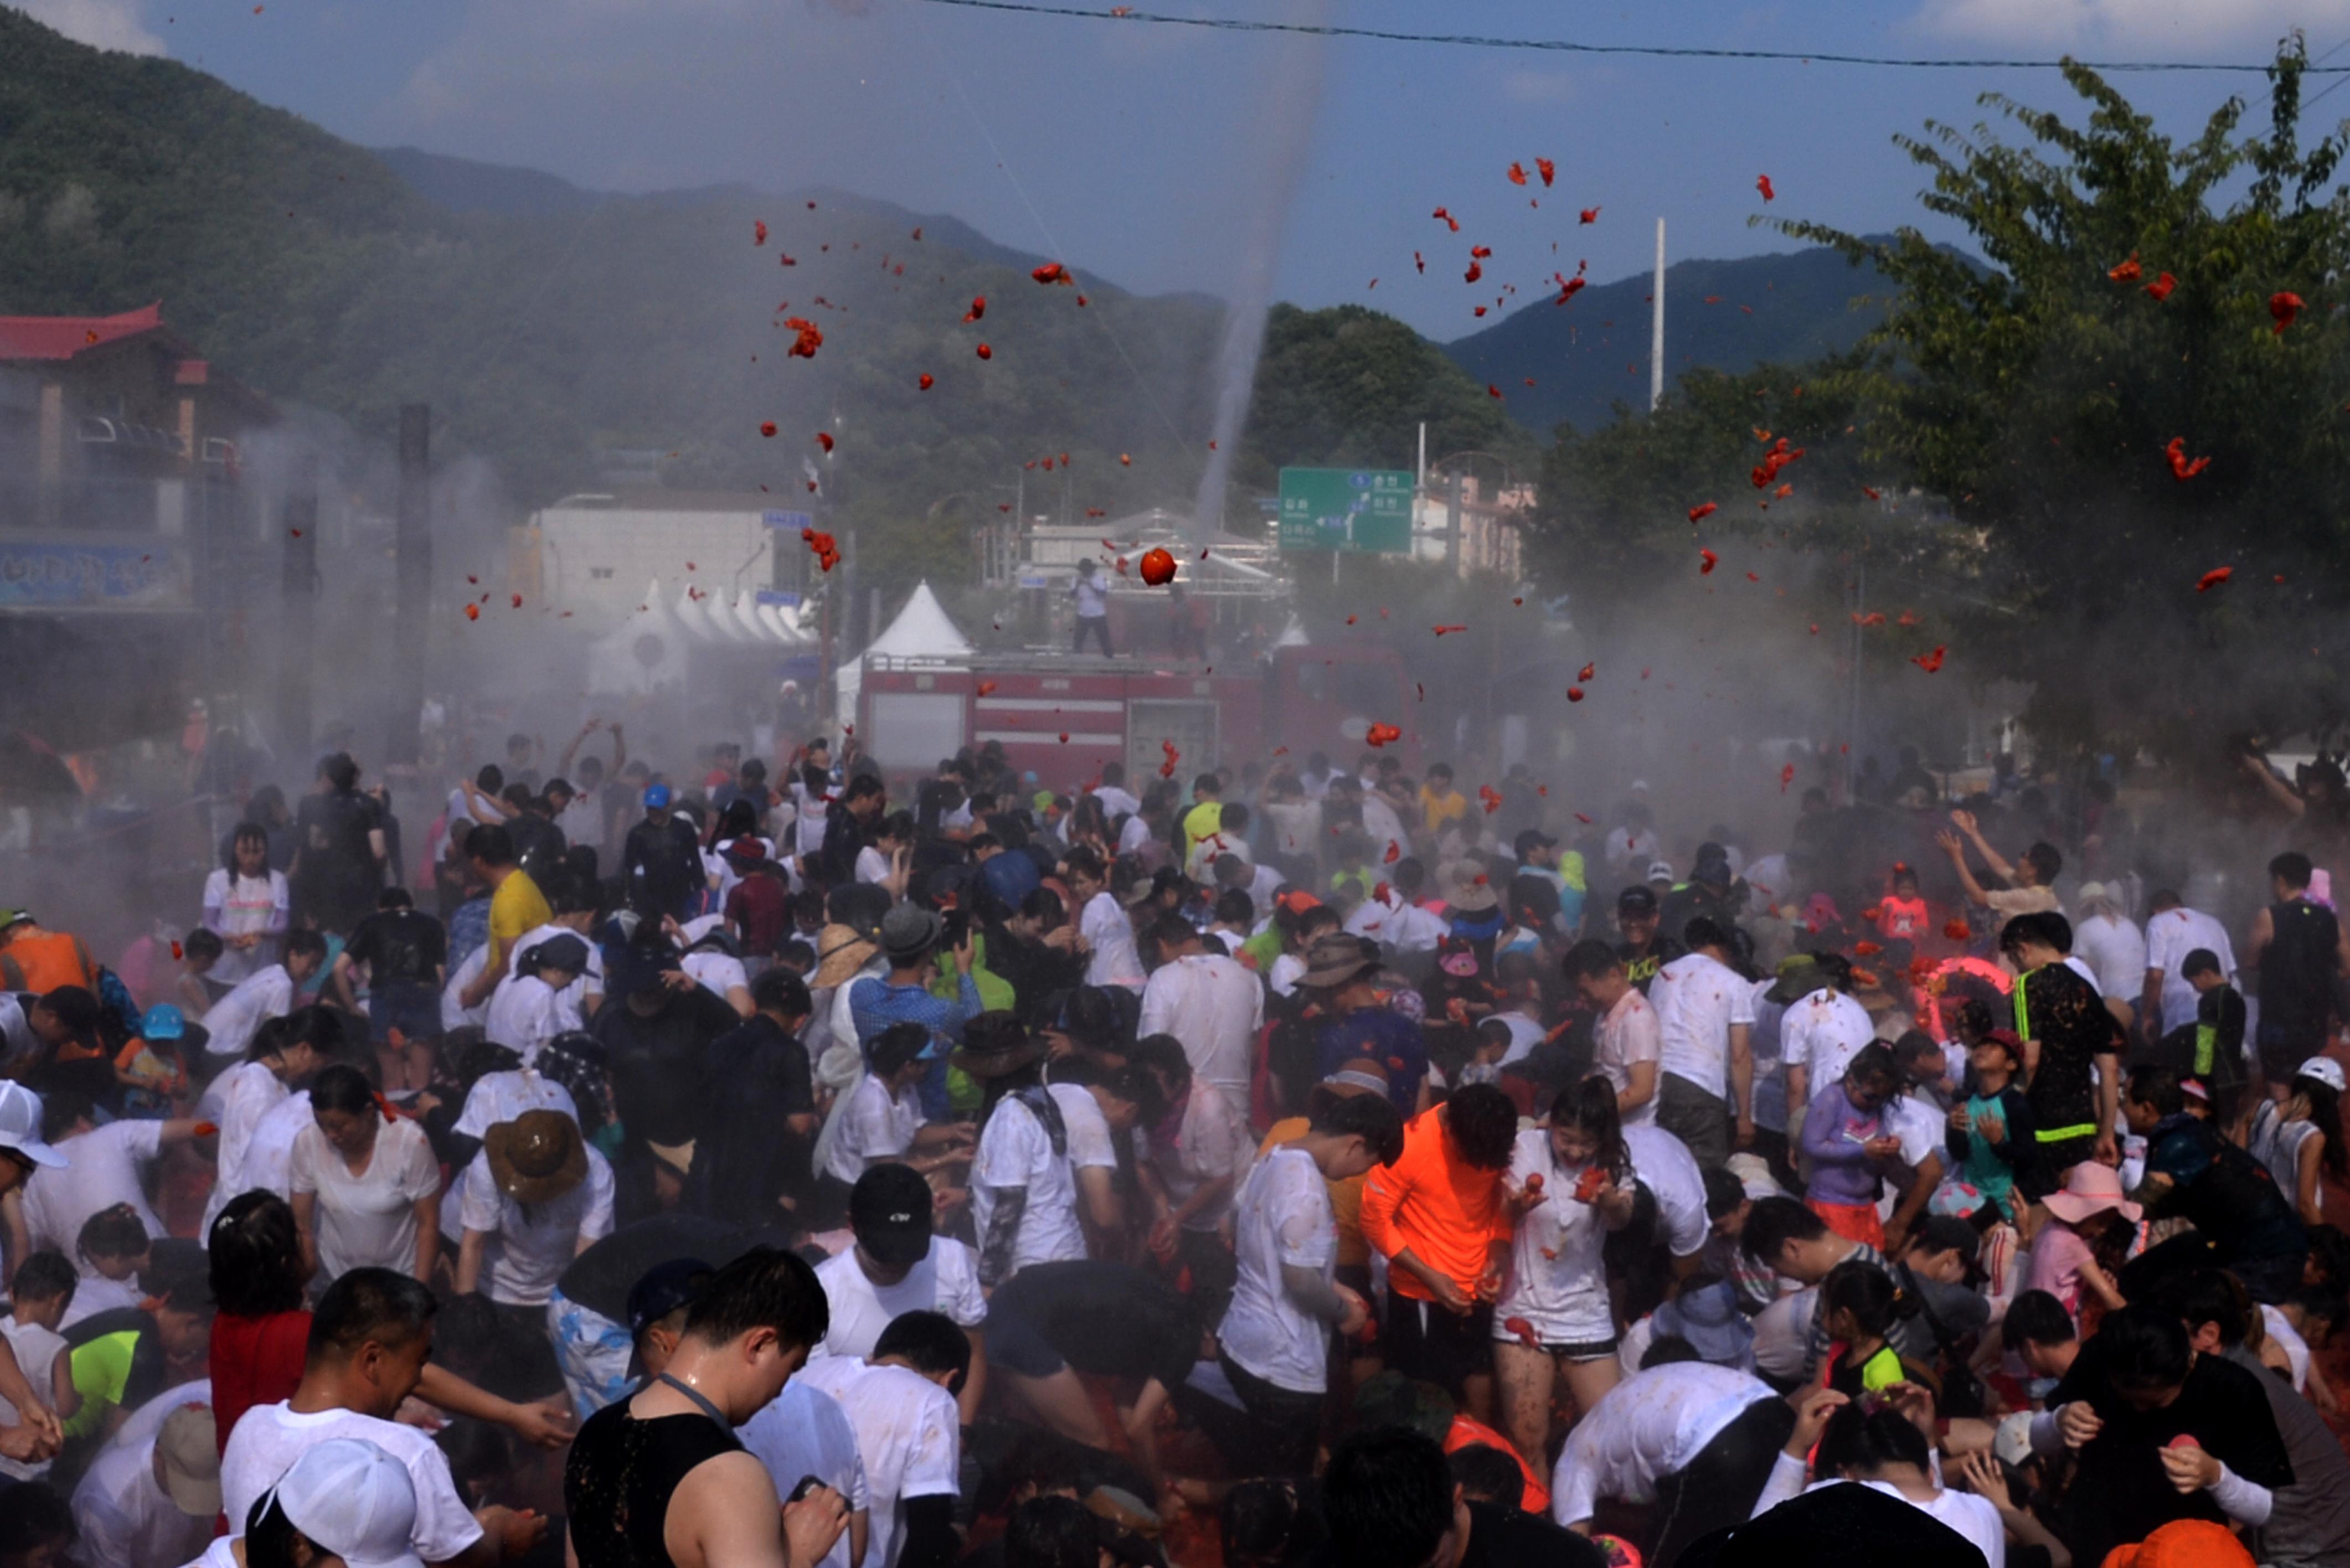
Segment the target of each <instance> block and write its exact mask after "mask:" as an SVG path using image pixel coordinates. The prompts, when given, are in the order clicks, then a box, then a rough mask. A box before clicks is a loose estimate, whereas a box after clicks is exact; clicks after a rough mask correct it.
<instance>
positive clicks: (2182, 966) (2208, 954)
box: [2178, 948, 2220, 980]
mask: <svg viewBox="0 0 2350 1568" xmlns="http://www.w3.org/2000/svg"><path fill="white" fill-rule="evenodd" d="M2219 972H2220V955H2219V954H2218V953H2215V952H2213V951H2212V950H2210V948H2197V949H2196V950H2194V951H2193V952H2190V953H2189V954H2188V955H2187V956H2186V957H2185V958H2183V959H2180V960H2179V961H2178V978H2179V979H2181V980H2193V979H2194V978H2195V977H2196V976H2197V975H2199V974H2218V973H2219Z"/></svg>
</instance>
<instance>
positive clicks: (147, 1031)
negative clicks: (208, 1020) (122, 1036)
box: [139, 1002, 188, 1040]
mask: <svg viewBox="0 0 2350 1568" xmlns="http://www.w3.org/2000/svg"><path fill="white" fill-rule="evenodd" d="M186 1033H188V1015H187V1014H186V1013H184V1012H181V1011H180V1010H179V1009H178V1008H176V1007H174V1006H172V1004H171V1003H170V1002H161V1003H158V1004H157V1005H156V1006H153V1007H151V1008H149V1009H148V1010H147V1012H146V1014H145V1016H144V1017H142V1018H141V1019H140V1021H139V1034H140V1038H141V1039H144V1040H177V1039H180V1038H182V1036H184V1035H185V1034H186Z"/></svg>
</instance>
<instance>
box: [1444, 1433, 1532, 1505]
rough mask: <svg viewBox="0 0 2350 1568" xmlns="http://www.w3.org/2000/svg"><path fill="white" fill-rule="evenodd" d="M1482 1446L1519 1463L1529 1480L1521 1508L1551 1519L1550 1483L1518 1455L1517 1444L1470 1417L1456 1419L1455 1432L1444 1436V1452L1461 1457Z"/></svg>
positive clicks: (1521, 1500) (1519, 1468) (1519, 1467)
mask: <svg viewBox="0 0 2350 1568" xmlns="http://www.w3.org/2000/svg"><path fill="white" fill-rule="evenodd" d="M1480 1446H1482V1447H1484V1448H1488V1449H1501V1450H1502V1452H1503V1453H1505V1454H1507V1455H1509V1456H1510V1458H1512V1459H1515V1460H1517V1461H1518V1473H1519V1474H1520V1475H1522V1476H1523V1477H1525V1478H1526V1490H1525V1495H1524V1496H1523V1497H1522V1498H1520V1499H1519V1500H1518V1506H1519V1507H1520V1508H1522V1509H1523V1510H1524V1511H1526V1512H1528V1513H1538V1514H1541V1515H1542V1516H1543V1517H1544V1518H1545V1519H1547V1518H1549V1517H1550V1482H1549V1481H1547V1480H1544V1478H1543V1477H1541V1476H1539V1475H1537V1474H1535V1473H1534V1466H1532V1465H1530V1464H1528V1463H1526V1459H1525V1456H1524V1455H1523V1454H1521V1453H1520V1452H1518V1449H1517V1445H1516V1444H1514V1443H1513V1442H1511V1441H1510V1439H1509V1438H1505V1437H1503V1436H1502V1434H1501V1433H1499V1432H1497V1431H1495V1430H1493V1428H1491V1427H1488V1426H1487V1425H1485V1424H1484V1423H1483V1422H1482V1421H1479V1420H1476V1419H1474V1418H1472V1417H1468V1416H1455V1417H1452V1429H1451V1430H1450V1431H1448V1432H1446V1433H1445V1434H1444V1451H1445V1452H1446V1453H1448V1454H1457V1453H1459V1452H1460V1451H1461V1449H1474V1448H1478V1447H1480Z"/></svg>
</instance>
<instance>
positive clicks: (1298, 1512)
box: [1217, 1480, 1330, 1568]
mask: <svg viewBox="0 0 2350 1568" xmlns="http://www.w3.org/2000/svg"><path fill="white" fill-rule="evenodd" d="M1217 1524H1218V1527H1219V1533H1220V1535H1221V1536H1222V1544H1223V1549H1224V1562H1225V1563H1227V1564H1228V1565H1229V1568H1284V1565H1285V1564H1289V1563H1302V1562H1304V1561H1305V1559H1306V1558H1308V1557H1309V1556H1311V1555H1312V1554H1313V1553H1314V1552H1315V1550H1317V1549H1318V1548H1319V1547H1320V1546H1321V1545H1322V1544H1323V1542H1326V1541H1327V1540H1329V1538H1330V1526H1329V1523H1328V1521H1326V1520H1325V1519H1324V1518H1323V1516H1322V1512H1321V1511H1320V1510H1318V1509H1316V1508H1315V1507H1314V1506H1313V1505H1312V1504H1311V1503H1310V1502H1309V1501H1306V1500H1305V1498H1303V1497H1301V1496H1300V1495H1299V1489H1298V1485H1297V1483H1296V1482H1295V1481H1294V1480H1245V1481H1243V1482H1241V1483H1240V1485H1238V1486H1236V1487H1234V1488H1232V1490H1230V1491H1228V1492H1226V1493H1225V1494H1224V1504H1223V1507H1222V1510H1221V1511H1219V1513H1218V1517H1217Z"/></svg>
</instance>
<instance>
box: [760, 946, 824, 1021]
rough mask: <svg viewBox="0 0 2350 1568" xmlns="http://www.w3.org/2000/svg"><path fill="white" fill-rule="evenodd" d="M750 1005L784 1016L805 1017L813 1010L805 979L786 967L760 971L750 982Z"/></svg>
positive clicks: (762, 1010)
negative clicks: (756, 977) (757, 976)
mask: <svg viewBox="0 0 2350 1568" xmlns="http://www.w3.org/2000/svg"><path fill="white" fill-rule="evenodd" d="M800 945H801V946H803V947H805V946H806V943H802V944H800ZM751 1005H752V1006H754V1007H755V1008H757V1009H758V1010H759V1011H760V1012H780V1013H782V1014H783V1015H784V1016H785V1017H786V1018H806V1016H807V1015H808V1014H809V1013H810V1012H813V1011H814V1010H815V1003H814V1002H811V1001H810V1000H809V999H808V988H807V981H804V980H802V979H801V978H800V977H799V976H798V975H795V974H794V973H793V972H792V971H789V970H787V969H775V968H770V969H767V970H764V971H761V973H760V975H759V978H758V979H756V980H754V981H752V982H751Z"/></svg>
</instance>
